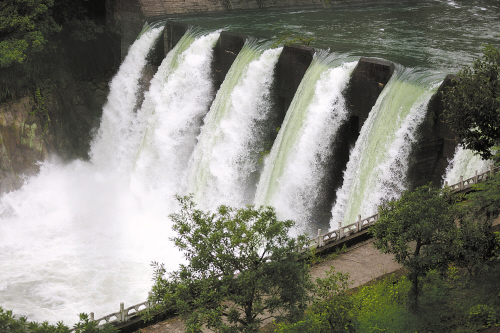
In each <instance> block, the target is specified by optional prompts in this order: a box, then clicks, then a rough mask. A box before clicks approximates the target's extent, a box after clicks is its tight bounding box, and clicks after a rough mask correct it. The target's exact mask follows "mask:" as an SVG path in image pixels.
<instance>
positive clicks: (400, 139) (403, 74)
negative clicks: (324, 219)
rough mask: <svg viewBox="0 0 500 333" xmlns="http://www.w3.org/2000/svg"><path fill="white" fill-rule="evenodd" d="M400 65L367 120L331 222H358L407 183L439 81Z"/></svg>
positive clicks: (401, 189)
mask: <svg viewBox="0 0 500 333" xmlns="http://www.w3.org/2000/svg"><path fill="white" fill-rule="evenodd" d="M424 81H426V79H425V78H423V74H422V73H418V72H417V71H416V70H413V69H410V68H407V69H403V68H401V67H399V66H398V67H397V68H396V71H395V73H394V75H393V77H392V78H391V79H390V80H389V82H388V83H387V85H386V87H385V88H384V90H383V91H382V93H381V95H380V96H379V98H378V100H377V102H376V104H375V105H374V107H373V108H372V110H371V112H370V114H369V116H368V118H367V119H366V121H365V123H364V124H363V127H362V129H361V132H360V134H359V137H358V139H357V141H356V144H355V147H354V149H353V150H352V151H351V153H350V156H349V162H348V164H347V168H346V171H345V172H344V180H343V184H342V187H341V188H340V189H339V190H338V191H337V195H336V202H335V204H334V205H333V208H332V220H331V222H330V227H331V228H332V229H336V228H338V224H339V222H342V223H343V224H344V225H345V224H350V223H354V222H355V221H356V220H357V217H358V215H361V216H362V217H368V216H371V215H373V214H375V213H376V212H377V207H378V206H379V205H380V204H382V203H383V202H386V201H388V200H391V199H394V198H397V197H399V195H400V194H401V193H402V192H403V191H404V190H405V189H406V188H407V183H406V176H407V171H408V157H409V154H410V152H411V148H412V144H413V143H415V142H416V139H417V138H416V130H417V127H418V125H419V124H420V123H421V122H422V121H423V119H424V118H425V112H426V109H427V104H428V102H429V100H430V98H431V97H432V94H433V92H434V91H435V90H436V89H437V87H438V86H437V84H438V82H435V81H433V80H431V81H432V82H427V83H425V82H424Z"/></svg>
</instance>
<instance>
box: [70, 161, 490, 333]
mask: <svg viewBox="0 0 500 333" xmlns="http://www.w3.org/2000/svg"><path fill="white" fill-rule="evenodd" d="M499 171H500V166H499V167H495V166H494V165H493V164H492V165H490V169H489V170H488V171H486V172H484V173H482V174H478V173H477V170H476V174H475V175H474V177H472V178H468V179H465V180H464V179H463V176H460V182H458V183H456V184H453V185H448V183H447V182H445V183H444V186H445V187H447V188H449V189H450V191H451V193H457V192H461V191H464V190H467V189H469V188H471V187H472V185H474V184H478V183H481V182H483V181H485V180H486V179H488V177H490V175H494V174H495V173H497V172H499ZM377 220H378V214H375V215H372V216H370V217H367V218H364V219H362V218H361V215H358V220H357V221H356V222H354V223H352V224H348V225H344V226H343V225H342V222H339V228H338V229H336V230H333V231H330V232H327V233H326V234H321V229H318V236H317V237H314V238H311V239H310V240H309V243H308V244H307V245H306V246H305V247H303V248H300V249H297V250H298V251H300V252H304V251H307V250H310V249H313V248H320V247H323V246H325V245H326V244H328V243H331V242H333V241H337V240H340V239H342V238H344V237H347V236H350V235H352V234H355V233H357V232H359V231H361V230H364V229H367V228H368V227H369V226H371V225H373V224H374V223H375V222H376V221H377ZM149 307H151V303H150V301H146V302H142V303H139V304H136V305H132V306H131V307H128V308H126V309H125V308H124V305H123V303H120V311H118V312H115V313H112V314H109V315H107V316H104V317H102V318H99V319H94V313H93V312H91V313H90V319H91V320H92V321H96V322H97V324H98V325H99V327H102V326H103V325H106V324H113V323H123V322H126V321H128V320H129V319H130V318H131V317H133V316H135V315H137V313H138V312H139V311H142V310H146V309H148V308H149ZM132 310H134V311H133V312H130V311H132ZM101 322H103V323H102V324H101ZM71 331H73V330H71Z"/></svg>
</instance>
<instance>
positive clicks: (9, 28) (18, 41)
mask: <svg viewBox="0 0 500 333" xmlns="http://www.w3.org/2000/svg"><path fill="white" fill-rule="evenodd" d="M52 6H54V0H31V1H26V0H4V1H2V3H1V4H0V68H1V67H9V66H10V65H12V64H13V63H23V62H25V61H26V60H27V59H28V58H29V56H30V55H32V54H33V53H37V52H41V51H43V50H44V48H45V47H46V44H47V43H48V42H49V36H50V35H51V34H53V33H55V32H59V31H60V30H61V27H60V26H59V25H58V24H57V23H56V21H55V20H54V18H53V17H52V15H51V14H52V12H51V8H52Z"/></svg>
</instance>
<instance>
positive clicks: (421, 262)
mask: <svg viewBox="0 0 500 333" xmlns="http://www.w3.org/2000/svg"><path fill="white" fill-rule="evenodd" d="M379 209H380V210H379V219H378V221H377V222H375V224H374V225H373V226H372V227H371V228H370V231H369V232H370V233H371V234H372V235H373V237H374V238H375V242H374V245H375V247H376V248H378V249H379V250H380V251H381V252H383V253H392V254H394V257H395V260H396V261H397V262H398V263H400V264H401V265H403V266H404V267H406V268H407V269H408V270H409V271H410V275H409V278H410V280H411V282H412V290H411V293H410V296H411V298H412V299H413V303H414V304H417V299H418V294H419V290H420V287H419V285H418V278H419V277H421V276H425V275H426V274H427V272H428V271H429V270H431V269H437V268H440V267H444V266H446V265H448V263H449V259H450V258H451V256H452V254H451V253H450V250H451V249H453V242H454V240H455V239H456V237H455V232H454V231H455V230H456V226H455V221H454V214H453V211H452V209H453V207H452V206H451V205H450V204H449V203H448V202H447V201H446V197H445V196H443V195H442V192H441V190H440V189H437V188H434V187H432V186H431V185H424V186H421V187H419V188H417V189H416V190H414V191H405V192H404V193H403V194H402V196H401V198H400V199H398V200H394V201H390V202H389V203H388V204H387V205H385V206H381V207H380V208H379Z"/></svg>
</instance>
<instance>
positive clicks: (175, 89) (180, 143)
mask: <svg viewBox="0 0 500 333" xmlns="http://www.w3.org/2000/svg"><path fill="white" fill-rule="evenodd" d="M200 35H201V33H200V32H191V31H190V32H188V33H186V35H185V36H184V37H183V38H182V39H181V40H180V41H179V43H178V44H177V46H176V47H175V48H174V50H172V51H171V52H169V54H168V55H167V57H166V58H165V60H164V61H163V62H162V64H161V66H160V68H159V70H158V72H157V73H156V75H155V76H154V78H153V79H152V81H151V87H150V90H149V91H148V93H147V94H146V97H145V101H144V103H143V106H142V108H141V110H140V111H139V115H138V125H137V126H138V127H141V126H142V130H140V131H139V132H140V133H141V134H142V135H143V137H142V138H141V142H140V144H141V146H140V149H139V152H138V154H137V158H136V161H135V166H134V171H133V173H132V175H131V183H132V187H133V188H134V191H135V192H136V193H142V194H143V195H148V196H150V197H151V200H150V201H147V203H148V205H149V206H155V205H156V204H157V203H159V204H160V205H161V203H162V202H172V201H173V199H174V195H176V194H185V190H184V189H183V186H185V185H184V183H183V178H184V177H185V176H186V175H185V173H186V167H187V165H188V161H189V158H190V156H191V154H192V152H193V150H194V147H195V145H196V143H197V139H196V138H197V136H198V134H199V133H200V127H201V125H202V122H203V118H204V116H205V115H206V113H207V112H208V110H209V107H210V103H211V101H212V98H213V95H214V92H213V89H214V88H213V84H212V80H211V77H210V75H211V71H210V65H211V62H212V49H213V47H214V46H215V43H216V42H217V39H218V37H219V33H218V32H214V33H210V34H207V35H204V36H200ZM197 37H198V38H197ZM151 193H155V195H151ZM172 204H174V203H172Z"/></svg>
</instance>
